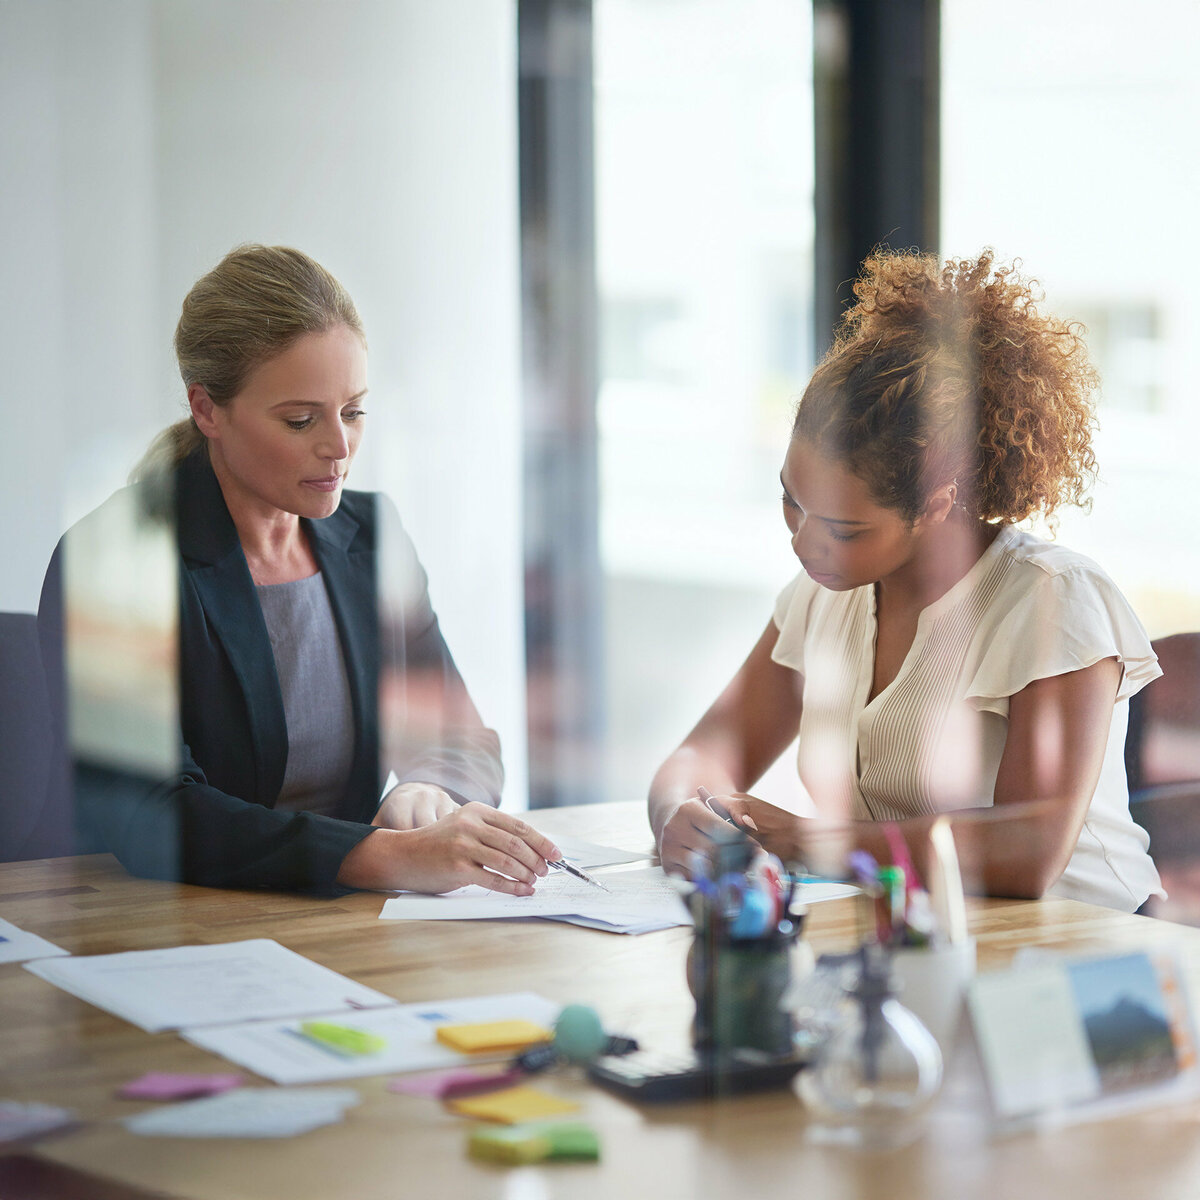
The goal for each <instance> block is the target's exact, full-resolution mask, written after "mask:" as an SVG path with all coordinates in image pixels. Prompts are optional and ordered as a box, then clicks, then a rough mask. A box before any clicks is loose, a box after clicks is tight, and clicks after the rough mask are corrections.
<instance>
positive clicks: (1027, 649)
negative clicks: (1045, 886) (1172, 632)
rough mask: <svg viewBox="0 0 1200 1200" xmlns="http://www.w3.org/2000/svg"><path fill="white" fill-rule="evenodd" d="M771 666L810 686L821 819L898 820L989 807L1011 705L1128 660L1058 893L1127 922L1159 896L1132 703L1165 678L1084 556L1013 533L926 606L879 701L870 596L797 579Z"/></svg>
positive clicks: (781, 612) (810, 746) (805, 736)
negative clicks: (1133, 813)
mask: <svg viewBox="0 0 1200 1200" xmlns="http://www.w3.org/2000/svg"><path fill="white" fill-rule="evenodd" d="M775 624H776V626H777V627H778V629H779V638H778V641H777V642H776V645H775V649H774V652H773V654H772V657H773V658H774V660H775V661H776V662H778V663H781V664H782V665H783V666H785V667H790V668H791V669H792V670H794V671H797V672H798V673H799V674H800V675H801V676H802V677H803V701H804V705H803V715H802V717H801V720H800V751H799V756H798V767H799V771H800V778H801V780H802V781H803V783H804V786H805V788H806V789H807V790H808V791H809V793H810V794H811V796H812V797H813V800H814V801H815V803H816V804H817V807H818V809H819V810H820V811H821V813H822V814H824V815H828V816H842V817H851V818H858V819H870V820H877V821H895V820H902V819H904V818H905V817H914V816H920V815H924V814H931V813H936V812H942V811H946V810H948V809H954V808H966V807H986V806H989V805H991V803H992V794H993V792H994V790H995V784H996V774H997V771H998V770H999V766H1000V756H1001V755H1002V753H1003V751H1004V743H1005V738H1006V736H1007V732H1008V702H1009V697H1010V696H1012V695H1013V694H1014V693H1016V692H1019V691H1020V690H1021V689H1022V688H1024V687H1025V686H1026V685H1027V684H1029V683H1032V682H1033V681H1034V680H1036V679H1046V678H1050V677H1051V676H1054V675H1061V674H1064V673H1066V672H1068V671H1076V670H1080V669H1082V668H1084V667H1089V666H1091V665H1092V664H1093V663H1096V662H1099V661H1100V660H1101V659H1104V658H1116V659H1118V660H1119V662H1120V664H1121V683H1120V686H1119V688H1118V691H1117V697H1116V702H1115V704H1114V707H1113V715H1112V723H1111V725H1110V727H1109V735H1108V746H1107V749H1106V751H1105V755H1104V765H1103V767H1102V769H1101V772H1100V781H1099V783H1098V784H1097V786H1096V792H1095V795H1094V796H1093V798H1092V802H1091V805H1090V806H1089V808H1088V812H1087V817H1086V818H1085V821H1084V826H1083V830H1082V831H1081V833H1080V835H1079V842H1078V844H1077V845H1076V847H1075V851H1074V853H1073V854H1072V856H1071V860H1070V862H1069V864H1068V865H1067V869H1066V870H1065V871H1064V872H1063V875H1062V877H1061V878H1060V879H1059V881H1058V882H1057V883H1056V884H1055V885H1054V886H1053V887H1052V888H1051V889H1050V891H1051V894H1053V895H1058V896H1066V897H1070V898H1072V899H1077V900H1086V901H1089V902H1090V903H1093V904H1104V905H1108V906H1109V907H1112V908H1120V909H1124V910H1125V911H1132V910H1134V909H1136V908H1137V907H1139V906H1140V905H1141V903H1142V902H1143V901H1144V900H1145V899H1146V898H1147V896H1149V895H1150V894H1151V893H1152V892H1155V893H1161V889H1160V884H1159V878H1158V872H1157V871H1156V870H1155V867H1154V863H1153V861H1152V860H1151V858H1150V855H1149V854H1148V853H1147V847H1148V846H1149V838H1148V837H1147V835H1146V833H1145V831H1144V830H1143V829H1141V827H1140V826H1138V825H1137V824H1135V823H1134V821H1133V819H1132V818H1131V817H1130V815H1129V790H1128V785H1127V782H1126V778H1125V761H1124V746H1125V731H1126V726H1127V723H1128V717H1129V703H1128V702H1129V697H1130V696H1132V695H1133V694H1134V693H1135V692H1137V691H1139V690H1140V689H1141V688H1143V687H1144V686H1145V685H1146V684H1147V683H1149V682H1150V681H1151V680H1152V679H1155V678H1156V677H1157V676H1158V675H1160V674H1161V673H1162V672H1161V671H1160V670H1159V668H1158V661H1157V659H1156V658H1155V656H1154V652H1153V650H1152V649H1151V647H1150V641H1149V638H1148V637H1147V636H1146V631H1145V630H1144V629H1143V628H1142V626H1141V623H1140V622H1139V621H1138V619H1137V617H1136V616H1135V615H1134V613H1133V610H1132V609H1131V608H1130V607H1129V604H1128V602H1127V601H1126V600H1125V598H1124V597H1123V596H1122V595H1121V593H1120V592H1119V591H1118V590H1117V587H1116V585H1115V584H1114V583H1113V582H1112V580H1111V579H1109V577H1108V576H1107V575H1105V573H1104V572H1103V571H1102V570H1101V569H1100V568H1099V567H1098V566H1097V565H1096V564H1095V563H1094V562H1092V561H1091V560H1090V559H1088V558H1085V557H1084V556H1083V555H1081V554H1076V553H1074V552H1073V551H1071V550H1067V549H1065V548H1064V547H1062V546H1057V545H1052V544H1050V543H1047V542H1044V541H1042V540H1041V539H1039V538H1036V537H1034V536H1033V535H1032V534H1029V533H1023V532H1021V531H1018V530H1016V529H1013V528H1011V527H1005V528H1002V529H1001V530H1000V531H999V533H998V534H997V536H996V538H995V540H994V541H993V542H992V544H991V545H990V546H989V547H988V548H987V550H985V551H984V553H983V555H982V556H981V557H980V559H979V561H978V562H976V563H975V564H974V566H972V568H971V569H970V570H969V571H968V572H967V574H966V575H965V576H964V577H963V578H962V579H960V580H959V581H958V583H956V584H955V585H954V587H952V588H951V589H950V590H949V591H948V592H947V593H946V594H945V595H944V596H942V597H941V598H940V599H939V600H937V601H935V602H934V603H933V604H931V605H930V606H929V607H928V608H926V609H924V610H923V611H922V613H921V615H920V618H919V619H918V622H917V631H916V636H915V637H914V639H913V644H912V647H911V648H910V649H909V651H908V654H907V656H906V657H905V659H904V662H903V664H902V665H901V667H900V671H899V673H898V674H897V676H896V678H895V679H894V680H893V681H892V682H891V683H890V684H888V686H887V687H886V688H884V689H883V691H881V692H880V693H879V695H878V696H876V697H875V698H874V699H873V700H872V701H871V702H870V703H868V702H867V697H868V695H869V694H870V688H871V681H872V677H873V674H874V666H875V633H876V627H875V589H874V587H861V588H855V589H854V590H852V591H848V592H832V591H829V590H827V589H826V588H823V587H821V586H820V585H819V584H816V583H814V582H813V581H812V580H811V579H809V578H808V576H807V575H805V574H803V573H801V574H800V575H799V576H797V577H796V578H795V579H794V580H793V581H792V582H791V583H790V584H789V585H788V586H787V587H786V588H784V590H783V591H782V592H781V593H780V596H779V599H778V601H777V602H776V606H775Z"/></svg>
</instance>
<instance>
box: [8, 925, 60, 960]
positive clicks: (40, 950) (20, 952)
mask: <svg viewBox="0 0 1200 1200" xmlns="http://www.w3.org/2000/svg"><path fill="white" fill-rule="evenodd" d="M67 953H69V951H67V950H64V949H63V948H62V947H61V946H56V945H55V944H54V943H53V942H48V941H46V939H45V938H44V937H38V935H37V934H36V933H29V932H28V931H26V930H24V929H18V928H17V926H15V925H13V924H12V923H11V922H9V921H4V920H0V963H10V962H28V961H29V960H30V959H31V958H51V957H53V956H55V955H59V954H67Z"/></svg>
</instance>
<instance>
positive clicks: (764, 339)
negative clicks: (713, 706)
mask: <svg viewBox="0 0 1200 1200" xmlns="http://www.w3.org/2000/svg"><path fill="white" fill-rule="evenodd" d="M594 20H595V90H596V109H595V122H596V126H595V127H596V231H597V233H596V236H597V273H598V277H599V292H600V387H599V396H598V413H597V417H598V425H599V438H600V441H599V456H600V484H601V497H600V526H601V555H602V565H603V570H604V580H605V600H606V646H607V654H608V666H609V670H608V674H607V678H608V742H609V752H608V754H607V755H606V770H607V772H608V779H607V787H606V794H607V795H608V796H609V797H610V798H613V799H617V798H634V797H636V796H644V795H645V791H646V786H647V783H648V782H649V778H650V775H651V773H652V772H653V770H654V767H655V765H656V764H657V762H658V761H659V760H660V759H661V758H663V757H664V756H665V755H666V753H667V752H668V751H669V750H670V749H672V748H673V746H674V745H675V744H676V743H677V742H678V740H679V739H680V738H681V737H682V736H683V734H684V733H686V731H687V729H688V728H689V727H690V725H691V724H692V722H694V720H695V719H696V718H697V717H698V716H699V715H700V713H701V712H702V711H703V708H704V706H705V705H706V704H707V703H708V702H709V701H711V700H712V699H713V698H714V696H715V695H716V693H717V691H718V689H719V688H720V686H721V685H722V684H723V683H724V681H725V680H726V679H727V678H728V676H729V675H730V674H732V672H733V671H734V669H735V668H736V666H737V665H738V663H739V662H740V660H741V658H742V657H743V656H744V655H745V654H746V653H747V652H748V651H749V649H750V647H751V645H753V643H754V641H755V639H756V637H757V636H758V634H759V633H760V632H761V630H762V628H763V626H764V625H765V624H766V622H767V620H768V619H769V617H770V614H771V607H772V600H773V598H774V595H775V593H776V592H777V591H778V590H779V588H780V587H781V586H782V585H783V584H784V583H785V582H786V580H787V579H788V578H790V576H791V574H792V573H793V572H794V571H795V569H796V567H795V561H794V559H792V557H791V553H790V550H789V546H788V540H787V537H786V534H785V530H784V526H783V523H782V520H781V519H780V515H779V483H778V478H777V476H778V472H779V466H780V462H781V461H782V457H783V453H784V450H785V448H786V440H787V434H788V423H789V413H790V409H791V406H792V404H793V402H794V400H795V399H796V397H797V396H798V394H799V391H800V389H801V388H802V386H803V383H804V380H805V378H806V376H807V374H808V372H809V370H810V369H811V359H812V348H811V346H812V317H811V308H812V300H811V286H812V285H811V279H812V244H813V201H812V193H813V178H812V159H813V152H812V69H811V61H812V11H811V7H810V5H809V4H807V3H800V2H797V0H670V2H666V0H596V3H595V6H594ZM785 774H790V775H791V776H792V777H793V778H794V776H795V769H794V766H791V765H790V764H789V767H788V771H787V772H785ZM792 786H793V787H794V786H795V785H794V784H793V785H792Z"/></svg>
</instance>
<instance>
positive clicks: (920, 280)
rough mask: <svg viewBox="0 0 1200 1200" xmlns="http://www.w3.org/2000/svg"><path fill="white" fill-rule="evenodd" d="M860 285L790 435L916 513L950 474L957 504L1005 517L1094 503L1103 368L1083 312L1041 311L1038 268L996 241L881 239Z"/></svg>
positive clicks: (993, 518) (906, 512)
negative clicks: (912, 248)
mask: <svg viewBox="0 0 1200 1200" xmlns="http://www.w3.org/2000/svg"><path fill="white" fill-rule="evenodd" d="M854 295H855V300H856V303H855V304H854V306H853V307H852V308H850V309H849V310H848V311H847V312H846V314H845V316H844V318H843V320H842V323H841V325H840V326H839V329H838V333H837V337H836V339H835V341H834V344H833V346H832V347H831V348H830V350H829V353H828V354H827V355H826V356H825V358H824V359H823V360H822V362H821V364H820V366H818V368H817V370H816V372H815V373H814V374H813V377H812V379H811V380H810V382H809V384H808V387H807V388H806V389H805V392H804V395H803V397H802V398H801V400H800V403H799V405H798V407H797V410H796V419H795V423H794V425H793V429H792V436H793V437H794V438H804V439H806V440H808V441H811V442H812V443H813V444H814V445H816V446H818V447H819V448H821V449H822V450H823V451H825V452H826V453H828V454H830V455H832V456H834V457H835V458H837V459H838V460H839V461H841V462H843V463H845V464H846V465H847V467H848V468H849V469H850V470H851V471H853V472H854V473H855V474H856V475H857V476H859V478H861V479H863V480H864V481H865V482H866V483H867V484H868V485H869V486H870V488H871V491H872V494H873V496H874V497H875V499H876V501H877V502H878V503H879V504H881V505H883V506H884V507H886V508H891V509H895V510H896V511H898V512H899V513H901V514H902V515H903V516H904V517H905V519H906V520H908V521H909V522H914V521H916V519H917V518H918V517H919V516H920V515H921V513H922V512H924V510H925V506H926V503H927V500H928V497H929V495H930V493H931V492H932V491H933V490H934V489H936V488H938V487H942V486H945V485H946V484H948V483H951V482H954V483H957V485H958V503H959V505H960V506H961V507H963V508H965V509H966V510H967V511H968V512H969V513H970V514H971V515H973V516H976V517H979V518H981V519H982V520H984V521H989V522H994V523H997V524H1011V523H1013V522H1016V521H1021V520H1024V519H1025V518H1026V517H1030V516H1032V515H1034V514H1035V513H1042V514H1044V515H1047V516H1048V515H1049V514H1050V513H1052V512H1053V511H1054V510H1055V509H1056V508H1057V507H1059V505H1062V504H1079V505H1086V501H1085V494H1086V492H1087V489H1088V487H1089V486H1090V484H1091V482H1092V480H1093V478H1094V477H1095V471H1096V461H1095V458H1094V456H1093V454H1092V444H1091V443H1092V430H1093V427H1094V425H1095V413H1094V400H1093V397H1094V393H1095V391H1096V388H1097V386H1098V379H1097V376H1096V372H1095V371H1094V369H1093V368H1092V366H1091V364H1090V362H1089V360H1088V356H1087V350H1086V347H1085V346H1084V343H1083V339H1082V336H1081V335H1082V332H1083V329H1082V326H1080V325H1078V324H1077V323H1071V322H1064V321H1059V320H1057V319H1056V318H1054V317H1052V316H1048V315H1044V314H1042V313H1041V312H1039V311H1038V307H1037V305H1038V301H1039V300H1040V299H1041V295H1040V290H1039V289H1038V288H1037V285H1036V284H1035V283H1034V282H1033V281H1031V280H1027V279H1024V278H1022V277H1021V275H1019V274H1018V272H1017V270H1016V269H1015V267H1013V266H1005V265H996V264H995V262H994V256H993V253H992V252H991V251H990V250H988V251H984V253H983V254H981V255H980V256H979V257H978V258H977V259H950V260H949V261H947V262H946V263H945V264H944V265H943V264H941V263H939V261H938V259H937V258H935V257H934V256H932V255H919V254H914V253H895V252H892V251H883V250H877V251H876V252H875V253H873V254H872V255H871V256H870V257H869V258H868V259H867V260H866V261H865V262H864V263H863V268H862V273H861V274H860V276H859V278H858V280H857V281H856V283H855V285H854Z"/></svg>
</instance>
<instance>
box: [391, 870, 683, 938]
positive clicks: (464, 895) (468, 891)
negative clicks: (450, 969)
mask: <svg viewBox="0 0 1200 1200" xmlns="http://www.w3.org/2000/svg"><path fill="white" fill-rule="evenodd" d="M597 879H599V880H600V881H601V882H602V883H603V884H604V888H598V887H595V886H594V885H592V884H590V883H587V882H586V881H584V880H582V879H576V878H575V876H574V875H570V874H568V873H567V872H566V871H555V872H553V873H552V874H550V875H548V876H546V877H545V878H544V879H539V880H538V882H537V885H536V889H535V891H534V893H533V895H532V896H509V895H506V894H505V893H503V892H492V891H489V890H488V889H487V888H485V887H479V886H477V885H475V884H471V885H470V886H469V887H464V888H459V889H458V890H457V891H454V892H447V893H446V895H444V896H424V895H420V894H419V893H417V892H403V893H401V894H400V895H399V896H393V897H392V898H391V899H390V900H387V901H385V902H384V905H383V911H382V912H381V913H380V914H379V916H380V918H381V919H383V920H385V921H479V920H491V919H495V918H497V917H557V916H568V915H569V916H579V917H587V918H590V919H591V920H593V921H600V922H603V923H604V924H605V925H609V926H614V927H617V928H621V927H625V926H631V925H633V926H645V925H653V927H654V928H659V929H661V928H667V927H669V926H673V925H690V924H691V923H692V918H691V914H690V913H689V912H688V910H687V906H686V905H685V904H684V902H683V900H682V899H681V898H680V895H679V891H678V889H677V888H676V886H675V884H674V883H672V882H671V880H670V879H668V878H667V875H666V873H665V872H664V871H663V869H662V867H635V868H632V869H630V870H626V871H611V872H607V873H606V874H604V875H602V876H600V875H598V876H597ZM605 889H607V890H605Z"/></svg>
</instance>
